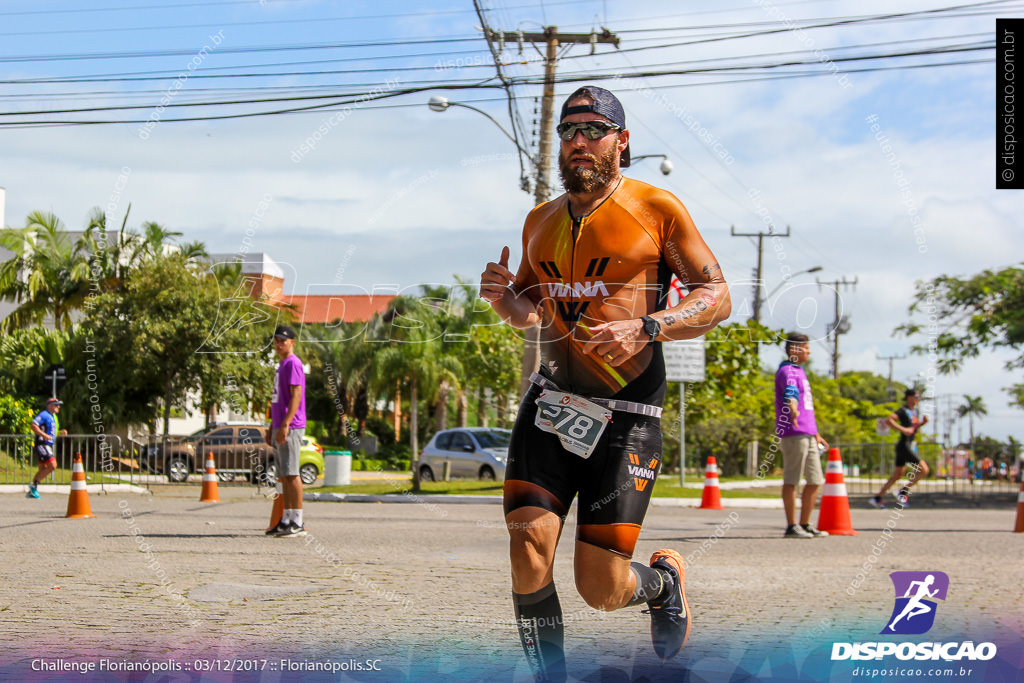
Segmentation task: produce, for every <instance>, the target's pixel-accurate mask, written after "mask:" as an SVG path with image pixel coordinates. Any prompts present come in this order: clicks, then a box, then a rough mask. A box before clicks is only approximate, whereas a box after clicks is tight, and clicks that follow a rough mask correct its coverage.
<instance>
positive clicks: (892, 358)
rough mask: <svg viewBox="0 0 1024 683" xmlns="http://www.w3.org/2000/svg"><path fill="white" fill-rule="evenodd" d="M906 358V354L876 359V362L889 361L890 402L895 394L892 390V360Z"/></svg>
mask: <svg viewBox="0 0 1024 683" xmlns="http://www.w3.org/2000/svg"><path fill="white" fill-rule="evenodd" d="M906 357H907V356H906V354H904V355H901V356H879V357H878V360H887V361H889V400H890V401H893V400H895V398H896V394H895V392H894V391H893V390H892V362H893V361H894V360H903V359H904V358H906Z"/></svg>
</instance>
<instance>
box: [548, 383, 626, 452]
mask: <svg viewBox="0 0 1024 683" xmlns="http://www.w3.org/2000/svg"><path fill="white" fill-rule="evenodd" d="M611 416H612V413H611V411H610V410H608V409H607V408H602V407H601V406H599V405H597V404H596V403H593V402H591V401H588V400H587V399H585V398H583V397H582V396H576V395H574V394H567V393H565V392H562V391H545V392H543V393H542V394H541V395H540V396H538V397H537V417H536V418H535V419H534V421H533V424H534V425H536V426H537V427H538V428H539V429H542V430H544V431H545V432H551V433H552V434H555V435H557V436H558V439H559V441H561V442H562V447H563V448H565V450H567V451H569V452H570V453H573V454H575V455H578V456H580V457H581V458H589V457H590V455H591V454H592V453H593V452H594V447H595V446H596V445H597V441H598V439H600V438H601V434H602V433H603V432H604V428H605V427H606V426H607V425H608V420H609V419H611Z"/></svg>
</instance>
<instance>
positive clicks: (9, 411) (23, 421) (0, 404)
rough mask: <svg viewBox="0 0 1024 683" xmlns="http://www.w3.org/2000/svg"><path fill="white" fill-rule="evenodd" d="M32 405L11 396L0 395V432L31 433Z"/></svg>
mask: <svg viewBox="0 0 1024 683" xmlns="http://www.w3.org/2000/svg"><path fill="white" fill-rule="evenodd" d="M32 417H33V411H32V406H31V405H29V403H28V402H27V401H20V400H18V399H16V398H14V397H13V396H0V434H31V433H32V430H31V429H29V425H30V424H32Z"/></svg>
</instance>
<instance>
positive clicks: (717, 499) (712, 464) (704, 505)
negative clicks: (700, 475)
mask: <svg viewBox="0 0 1024 683" xmlns="http://www.w3.org/2000/svg"><path fill="white" fill-rule="evenodd" d="M698 509H700V510H724V509H725V508H724V507H722V492H721V491H720V490H719V488H718V461H717V460H715V456H713V455H709V456H708V464H707V467H705V469H704V493H702V494H701V496H700V508H698Z"/></svg>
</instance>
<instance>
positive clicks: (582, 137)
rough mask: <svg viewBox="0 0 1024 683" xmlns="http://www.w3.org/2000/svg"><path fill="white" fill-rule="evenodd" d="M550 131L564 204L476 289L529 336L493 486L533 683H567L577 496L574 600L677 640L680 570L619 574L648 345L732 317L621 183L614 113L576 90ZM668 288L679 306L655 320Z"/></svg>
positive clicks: (635, 565)
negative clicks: (503, 458)
mask: <svg viewBox="0 0 1024 683" xmlns="http://www.w3.org/2000/svg"><path fill="white" fill-rule="evenodd" d="M557 130H558V135H559V137H560V138H561V149H560V151H559V157H558V161H559V169H560V173H561V177H562V184H563V185H564V187H565V189H566V193H565V194H563V195H561V196H560V197H558V198H557V199H554V200H553V201H550V202H547V203H544V204H541V205H539V206H537V207H536V208H535V209H534V210H533V211H531V212H530V214H529V216H528V217H527V218H526V224H525V226H524V228H523V241H522V244H523V256H522V261H521V263H520V265H519V268H518V270H517V272H515V273H513V272H512V271H511V270H510V269H509V249H508V247H505V248H504V249H502V252H501V257H500V258H499V259H498V262H497V263H493V262H492V263H488V264H487V267H486V270H485V271H484V272H483V274H482V275H481V281H480V296H481V297H482V298H483V299H485V300H487V301H489V302H490V304H491V306H492V307H493V308H494V310H495V311H496V312H497V313H498V315H500V316H501V318H502V319H503V320H505V321H506V322H507V323H508V324H510V325H512V326H513V327H516V328H520V329H525V328H529V327H533V326H534V325H540V326H541V328H540V329H541V332H540V334H541V356H542V359H543V362H544V365H542V368H541V373H539V374H535V375H534V377H533V380H534V382H533V386H532V387H531V388H530V390H529V391H528V392H527V394H526V396H525V397H524V398H523V403H522V405H521V407H520V410H519V414H518V416H517V418H516V423H515V427H514V429H513V434H512V441H511V444H510V448H509V459H508V464H507V470H506V474H505V488H504V509H505V520H506V523H507V527H508V530H509V535H510V555H511V560H512V601H513V605H514V608H515V612H516V619H517V622H518V625H519V635H520V640H521V641H522V646H523V649H524V651H525V652H526V657H527V660H528V661H529V664H530V667H531V669H532V671H533V673H534V676H535V677H536V679H537V680H541V681H562V680H565V678H566V667H565V659H564V653H563V628H562V609H561V606H560V604H559V601H558V595H557V593H556V591H555V584H554V581H553V573H552V568H553V565H554V560H555V548H556V545H557V543H558V538H559V536H560V534H561V532H562V526H563V525H564V522H565V516H566V513H567V512H568V510H569V507H570V505H571V503H572V500H573V498H574V497H576V496H577V495H578V496H579V501H578V518H577V531H576V546H575V556H574V567H575V576H576V588H577V590H578V591H579V593H580V595H581V596H582V597H583V599H584V600H586V602H587V604H589V605H590V606H591V607H594V608H595V609H600V610H615V609H619V608H622V607H627V606H632V605H640V604H643V603H647V606H648V608H649V613H650V615H651V638H652V640H653V643H654V650H655V652H656V653H657V654H658V656H659V657H661V658H663V659H669V658H671V657H673V656H675V655H676V653H678V652H679V650H680V649H681V648H682V646H683V643H684V642H685V641H686V638H687V636H688V635H689V630H690V614H689V609H688V607H687V604H686V597H685V593H684V585H683V584H684V576H685V574H684V567H683V559H682V557H681V556H680V555H679V554H678V553H677V552H676V551H674V550H667V549H666V550H658V551H656V552H655V553H654V555H653V556H652V557H651V562H650V565H644V564H640V563H639V562H631V559H632V556H633V550H634V548H635V546H636V542H637V538H638V536H639V534H640V525H641V523H642V522H643V519H644V515H645V513H646V511H647V506H648V503H649V501H650V497H651V490H652V489H653V487H654V480H655V478H656V477H657V473H658V471H659V469H660V465H661V459H662V453H661V426H660V422H659V418H660V415H661V408H660V406H661V404H662V401H663V399H664V396H665V388H666V387H665V363H664V359H663V357H662V352H661V346H660V344H659V342H661V341H668V340H674V339H692V338H694V337H699V336H700V335H702V334H704V333H705V332H707V331H708V330H710V329H712V328H713V327H715V325H717V324H718V323H719V322H720V321H722V320H724V319H725V318H727V317H728V316H729V312H730V311H731V303H730V300H729V289H728V287H727V285H726V283H725V279H724V278H723V276H722V271H721V269H720V268H719V266H718V263H717V261H716V259H715V256H714V254H712V253H711V250H710V249H709V248H708V246H707V245H706V244H705V243H704V240H703V239H702V238H701V236H700V233H698V232H697V229H696V228H695V227H694V225H693V221H692V220H691V219H690V215H689V213H687V211H686V208H685V207H684V206H683V204H682V203H681V202H680V201H679V200H678V199H677V198H676V197H675V196H673V195H672V194H671V193H669V192H667V191H665V190H661V189H658V188H655V187H652V186H651V185H647V184H645V183H642V182H639V181H636V180H632V179H629V178H624V177H623V176H622V173H621V171H620V169H621V168H624V167H626V166H629V131H628V130H627V129H626V117H625V113H624V112H623V109H622V105H621V104H620V103H619V101H618V99H616V97H615V96H614V95H613V94H612V93H610V92H608V91H607V90H604V89H603V88H598V87H594V86H585V87H583V88H580V89H579V90H577V91H576V92H574V93H573V94H572V95H570V96H569V98H568V99H567V100H566V101H565V103H564V104H563V105H562V112H561V117H560V123H559V125H558V128H557ZM673 274H675V275H676V276H678V278H679V279H680V280H681V281H682V282H683V284H684V285H685V286H686V288H687V290H688V294H687V296H686V297H685V298H684V299H683V300H682V301H681V302H680V303H679V305H677V306H674V307H672V308H670V309H666V303H667V301H666V299H667V293H668V284H669V279H670V277H671V275H673ZM609 417H611V418H612V419H611V420H609V419H608V418H609Z"/></svg>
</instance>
